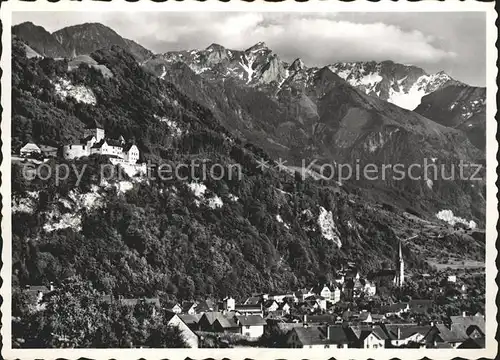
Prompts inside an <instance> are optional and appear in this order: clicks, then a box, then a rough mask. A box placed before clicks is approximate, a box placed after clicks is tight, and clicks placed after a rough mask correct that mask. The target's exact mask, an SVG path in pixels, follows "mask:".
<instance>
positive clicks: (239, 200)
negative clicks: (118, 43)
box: [12, 40, 484, 300]
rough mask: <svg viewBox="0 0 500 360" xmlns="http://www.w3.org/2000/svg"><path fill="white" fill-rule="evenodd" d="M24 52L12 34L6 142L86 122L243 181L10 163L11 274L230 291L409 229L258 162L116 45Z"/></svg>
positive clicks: (64, 134) (394, 213) (35, 280)
mask: <svg viewBox="0 0 500 360" xmlns="http://www.w3.org/2000/svg"><path fill="white" fill-rule="evenodd" d="M24 51H25V50H24V47H23V46H22V44H21V43H20V42H18V41H16V40H15V41H14V44H13V60H12V61H13V63H12V73H13V84H12V101H13V117H12V137H13V138H12V146H13V149H14V150H15V151H17V150H18V149H19V148H20V147H21V146H22V145H23V144H24V143H25V142H27V141H29V140H33V141H35V142H37V143H42V144H48V145H53V146H60V145H62V144H65V143H68V142H70V141H74V140H76V139H78V138H79V137H81V135H82V134H83V129H84V127H85V126H86V125H87V124H91V123H92V122H93V121H99V122H100V123H102V124H103V125H104V127H105V129H106V131H107V133H109V134H110V136H112V137H118V136H119V135H123V136H124V137H125V138H131V139H134V141H135V143H136V144H137V146H138V147H139V148H140V150H141V161H146V160H151V161H153V162H155V163H159V162H168V163H169V164H171V165H172V166H174V167H175V166H178V165H179V164H189V163H191V162H192V161H198V162H201V161H205V162H206V163H207V164H215V163H218V164H221V165H222V166H223V167H224V168H229V167H230V166H234V165H237V164H240V165H241V169H242V178H241V179H236V178H234V177H230V175H229V174H230V173H225V175H224V177H223V178H222V179H221V180H214V179H210V177H208V179H207V180H205V181H203V182H200V181H196V179H194V178H193V174H190V173H189V172H186V173H183V175H185V176H186V179H185V180H181V179H172V180H164V181H162V180H158V179H156V180H153V179H149V180H147V179H141V178H127V177H125V178H124V179H118V178H113V179H109V180H108V181H107V182H106V183H103V182H100V181H99V179H97V178H98V176H97V175H98V174H99V170H98V166H99V165H100V164H103V163H107V159H105V158H99V157H94V156H92V157H90V158H83V159H81V160H78V161H74V162H67V161H65V160H61V159H58V160H53V161H51V162H50V163H49V164H50V166H52V167H55V166H56V165H57V164H61V163H67V164H68V166H72V165H74V166H76V167H78V168H79V169H81V168H83V167H84V166H86V170H85V174H84V177H83V180H82V181H81V182H80V183H79V184H78V185H76V177H75V175H74V174H72V175H71V176H70V177H69V178H68V179H66V180H65V181H64V182H63V183H62V184H59V185H56V184H54V183H53V182H52V181H50V180H48V181H43V180H40V179H37V180H33V181H27V180H26V179H23V178H22V176H21V167H20V165H19V164H14V165H13V172H12V174H13V180H12V181H13V184H12V189H13V219H12V223H13V239H12V243H13V259H12V260H13V273H14V279H13V282H14V284H15V285H20V286H23V285H26V284H41V283H46V282H48V281H54V282H55V283H59V282H60V281H62V279H65V278H68V277H70V276H72V275H80V276H81V277H82V278H83V279H85V280H90V281H91V282H92V283H93V285H94V286H95V288H96V289H97V290H98V291H100V292H105V293H115V294H121V295H128V296H143V295H153V294H156V295H160V296H162V297H163V298H164V299H168V298H170V299H174V298H175V299H179V300H180V299H186V300H187V299H192V298H200V297H204V296H208V295H214V296H216V297H222V296H225V295H228V294H230V295H233V296H235V297H238V298H242V297H244V296H247V295H249V294H250V293H251V292H254V291H259V292H265V291H272V290H287V289H292V288H296V287H298V286H305V285H310V284H312V283H316V282H318V281H323V280H327V279H329V278H331V277H332V276H334V273H335V270H336V269H339V268H340V265H341V264H342V263H343V262H345V261H355V262H356V263H357V264H359V267H360V268H361V269H362V270H365V271H369V270H374V269H378V268H380V267H381V263H382V262H384V261H386V262H387V261H389V262H392V260H393V257H394V255H395V249H396V247H395V246H396V243H397V237H398V236H406V235H410V234H413V233H414V232H415V231H417V232H418V230H419V229H421V228H422V227H421V226H420V225H418V223H416V222H415V220H412V219H411V218H410V217H408V216H407V214H406V213H405V212H404V211H403V210H402V209H399V208H397V207H393V206H385V207H384V206H382V204H380V203H376V202H375V201H372V200H371V199H369V198H367V197H366V196H365V194H364V192H363V191H361V190H358V189H357V188H355V187H354V186H351V185H349V184H346V185H344V186H339V185H338V184H337V183H336V182H333V181H332V182H330V181H316V180H314V179H312V178H307V179H302V178H301V177H300V176H298V175H294V174H291V173H289V172H285V171H281V172H280V171H277V170H276V169H270V170H265V171H263V170H262V169H260V168H258V166H257V165H258V162H257V161H258V160H260V159H261V158H263V159H268V160H270V157H269V156H268V155H267V154H266V152H265V151H264V150H262V149H259V148H258V147H256V146H254V145H252V144H251V143H244V142H242V141H240V140H239V139H238V138H237V137H236V136H235V135H234V134H232V133H231V132H229V131H228V130H227V129H226V128H225V127H224V126H223V124H221V122H220V121H219V120H218V119H217V118H216V116H215V115H214V113H213V112H212V111H211V110H210V109H209V108H208V107H206V106H203V105H201V104H199V103H198V102H195V100H193V99H192V98H191V97H188V96H187V95H186V94H184V93H182V92H181V91H180V90H179V89H178V88H177V87H176V86H175V85H174V84H172V83H170V82H168V81H165V80H162V79H160V78H158V77H156V76H154V75H152V74H150V73H148V72H147V71H145V70H144V69H143V68H141V67H140V66H139V65H138V63H137V62H136V61H135V59H134V58H133V56H132V55H130V54H128V53H127V52H125V51H124V50H122V49H120V48H118V47H111V48H110V49H107V50H98V51H96V52H94V53H93V54H91V57H92V58H93V60H95V61H96V62H97V63H98V64H99V66H101V67H96V66H89V65H88V64H85V63H82V64H80V65H79V66H78V67H76V68H75V67H71V66H68V65H69V62H68V60H57V61H56V60H53V59H50V58H44V59H39V58H31V59H28V58H27V57H26V56H25V54H24ZM103 67H105V68H106V69H108V70H109V71H110V72H111V74H112V76H109V72H107V71H103ZM69 69H71V70H69ZM68 84H70V85H68ZM61 89H62V90H64V91H62V90H61ZM82 99H83V100H82ZM199 171H201V170H200V169H198V170H197V172H196V174H195V175H197V176H198V177H201V176H200V175H201V174H200V173H199ZM407 210H408V209H407ZM420 246H421V245H419V247H420ZM423 246H424V247H425V246H427V245H425V244H424V245H423ZM427 247H428V250H430V251H431V252H432V251H434V252H435V253H436V254H439V253H442V252H446V253H447V254H448V255H449V254H456V255H457V257H467V258H473V259H484V253H483V250H484V244H482V243H481V242H480V241H477V240H475V239H474V238H472V237H471V236H468V235H465V234H464V235H459V236H458V235H456V236H455V235H454V236H453V237H449V238H445V240H444V241H443V242H442V243H436V242H435V241H429V245H428V246H427ZM416 249H417V248H413V247H412V245H411V244H409V245H408V246H407V247H405V249H404V252H405V257H406V259H407V262H408V264H409V265H408V268H410V269H411V268H415V269H417V268H418V269H425V268H426V267H427V265H426V263H425V258H423V257H422V256H421V255H420V252H419V251H415V250H416Z"/></svg>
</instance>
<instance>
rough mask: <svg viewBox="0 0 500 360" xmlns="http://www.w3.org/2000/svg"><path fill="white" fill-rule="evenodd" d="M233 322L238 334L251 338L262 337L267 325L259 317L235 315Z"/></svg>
mask: <svg viewBox="0 0 500 360" xmlns="http://www.w3.org/2000/svg"><path fill="white" fill-rule="evenodd" d="M235 320H236V323H237V324H238V325H239V327H240V333H241V334H242V335H245V336H249V337H253V338H257V337H260V336H262V335H263V334H264V327H265V326H266V325H267V322H266V320H264V319H263V318H262V317H261V316H259V315H236V316H235Z"/></svg>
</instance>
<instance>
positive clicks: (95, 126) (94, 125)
mask: <svg viewBox="0 0 500 360" xmlns="http://www.w3.org/2000/svg"><path fill="white" fill-rule="evenodd" d="M86 129H103V130H104V126H102V124H101V123H100V122H99V121H97V120H92V121H91V122H90V123H88V124H87V127H86Z"/></svg>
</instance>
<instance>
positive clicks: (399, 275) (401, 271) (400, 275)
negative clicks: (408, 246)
mask: <svg viewBox="0 0 500 360" xmlns="http://www.w3.org/2000/svg"><path fill="white" fill-rule="evenodd" d="M398 250H399V252H398V260H397V262H396V279H395V283H396V286H403V283H404V281H405V262H404V260H403V251H402V249H401V240H399V249H398Z"/></svg>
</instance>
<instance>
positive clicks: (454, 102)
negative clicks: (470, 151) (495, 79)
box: [415, 84, 486, 151]
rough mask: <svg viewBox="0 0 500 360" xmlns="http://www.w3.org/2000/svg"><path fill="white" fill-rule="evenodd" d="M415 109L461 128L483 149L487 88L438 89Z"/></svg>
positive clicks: (423, 99) (453, 86) (445, 123)
mask: <svg viewBox="0 0 500 360" xmlns="http://www.w3.org/2000/svg"><path fill="white" fill-rule="evenodd" d="M415 112H417V113H419V114H421V115H423V116H425V117H427V118H429V119H432V120H434V121H435V122H437V123H439V124H442V125H445V126H448V127H452V128H456V129H459V130H461V131H463V132H464V133H465V134H466V135H467V137H468V138H469V140H470V141H471V142H472V143H473V144H474V145H475V146H477V147H478V148H479V149H482V150H483V151H484V150H485V149H486V88H484V87H473V86H468V85H464V84H462V85H452V86H448V87H445V88H442V89H439V90H437V91H435V92H432V93H430V94H429V95H426V96H424V97H423V98H422V103H421V104H420V105H419V106H418V107H417V108H416V109H415Z"/></svg>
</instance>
